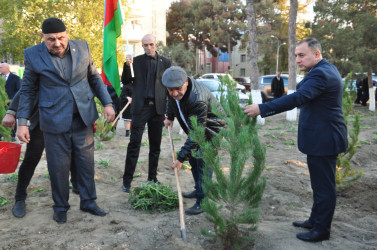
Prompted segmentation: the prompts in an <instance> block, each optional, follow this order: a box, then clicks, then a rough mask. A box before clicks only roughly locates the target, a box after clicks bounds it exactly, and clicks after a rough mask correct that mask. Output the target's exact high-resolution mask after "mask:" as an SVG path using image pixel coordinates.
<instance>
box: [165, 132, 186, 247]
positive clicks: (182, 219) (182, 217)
mask: <svg viewBox="0 0 377 250" xmlns="http://www.w3.org/2000/svg"><path fill="white" fill-rule="evenodd" d="M168 131H169V138H170V146H171V151H172V155H173V161H175V160H176V159H177V157H176V155H175V150H174V145H173V139H172V137H171V128H170V127H168ZM174 175H175V179H176V181H177V190H178V201H179V221H180V224H181V236H182V239H183V241H184V242H186V241H187V240H186V225H185V214H184V211H183V197H182V190H181V180H180V179H179V173H178V170H177V168H175V169H174Z"/></svg>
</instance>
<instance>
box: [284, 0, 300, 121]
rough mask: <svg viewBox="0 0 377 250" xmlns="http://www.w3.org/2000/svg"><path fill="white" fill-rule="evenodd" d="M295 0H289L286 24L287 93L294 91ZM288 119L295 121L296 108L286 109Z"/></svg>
mask: <svg viewBox="0 0 377 250" xmlns="http://www.w3.org/2000/svg"><path fill="white" fill-rule="evenodd" d="M297 8H298V3H297V0H290V9H289V26H288V38H289V48H288V71H289V77H288V93H287V94H288V95H289V94H292V93H294V92H295V91H296V84H297V83H296V57H295V49H296V18H297ZM286 118H287V120H288V121H296V119H297V108H294V109H292V110H289V111H287V116H286Z"/></svg>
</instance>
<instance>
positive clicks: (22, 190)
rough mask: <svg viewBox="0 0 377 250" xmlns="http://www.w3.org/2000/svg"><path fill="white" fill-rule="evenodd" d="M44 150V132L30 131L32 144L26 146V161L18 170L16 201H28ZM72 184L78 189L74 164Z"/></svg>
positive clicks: (36, 129)
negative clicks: (28, 194)
mask: <svg viewBox="0 0 377 250" xmlns="http://www.w3.org/2000/svg"><path fill="white" fill-rule="evenodd" d="M44 148H45V143H44V138H43V132H42V131H41V130H40V129H39V126H37V127H36V128H34V129H33V130H31V131H30V142H29V143H28V144H27V145H26V152H25V156H24V160H23V161H22V164H21V165H20V168H19V170H18V181H17V188H16V195H15V200H16V201H20V200H26V197H27V192H26V190H27V187H28V186H29V184H30V181H31V178H32V177H33V175H34V171H35V168H36V167H37V165H38V163H39V161H40V160H41V157H42V153H43V150H44ZM71 183H72V185H73V186H74V187H77V179H76V168H75V164H73V162H72V163H71Z"/></svg>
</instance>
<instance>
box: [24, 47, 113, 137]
mask: <svg viewBox="0 0 377 250" xmlns="http://www.w3.org/2000/svg"><path fill="white" fill-rule="evenodd" d="M69 47H70V51H71V56H72V77H71V81H70V82H67V81H66V80H64V79H63V77H62V76H61V75H60V74H59V71H58V70H57V69H56V68H55V66H54V64H53V62H52V60H51V56H50V54H49V52H48V50H47V47H46V45H45V44H44V42H43V43H40V44H38V45H35V46H33V47H30V48H27V49H26V50H24V61H25V73H24V77H23V84H22V87H21V98H20V105H19V109H18V113H17V118H26V119H28V118H30V116H31V114H32V106H33V103H34V100H35V98H36V94H37V93H39V118H40V127H41V130H42V131H43V132H48V133H64V132H66V131H68V130H69V129H70V127H71V123H72V115H73V114H72V113H73V112H72V111H73V105H74V102H76V104H77V108H78V111H79V113H80V116H81V118H82V120H83V121H84V123H85V125H86V126H92V124H93V123H94V122H95V120H96V119H97V118H98V112H97V109H96V104H95V102H94V93H93V91H94V92H95V93H96V96H97V97H98V99H99V100H100V101H101V102H102V104H103V105H107V104H110V103H112V101H111V98H110V95H109V93H108V92H107V90H106V87H105V85H104V84H103V81H102V79H101V77H100V76H99V74H98V72H97V69H96V67H95V66H94V63H93V60H92V57H91V55H90V50H89V46H88V43H87V42H85V41H79V40H69Z"/></svg>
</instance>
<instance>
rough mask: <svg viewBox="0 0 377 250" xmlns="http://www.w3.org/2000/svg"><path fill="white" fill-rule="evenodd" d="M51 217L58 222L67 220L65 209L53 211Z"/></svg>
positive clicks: (61, 222)
mask: <svg viewBox="0 0 377 250" xmlns="http://www.w3.org/2000/svg"><path fill="white" fill-rule="evenodd" d="M53 219H54V221H56V222H57V223H58V224H63V223H66V222H67V212H66V211H55V212H54V216H53Z"/></svg>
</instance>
